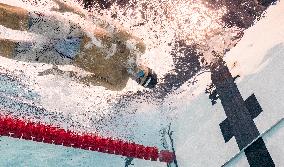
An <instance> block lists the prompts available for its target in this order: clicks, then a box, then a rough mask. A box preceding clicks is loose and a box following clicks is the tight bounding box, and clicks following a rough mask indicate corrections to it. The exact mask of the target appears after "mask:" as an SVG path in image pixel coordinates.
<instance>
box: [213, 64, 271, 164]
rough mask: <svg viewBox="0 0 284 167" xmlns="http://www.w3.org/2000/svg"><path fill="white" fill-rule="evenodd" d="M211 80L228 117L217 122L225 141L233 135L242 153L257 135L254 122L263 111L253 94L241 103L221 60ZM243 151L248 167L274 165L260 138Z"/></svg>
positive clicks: (240, 97) (232, 79) (214, 67)
mask: <svg viewBox="0 0 284 167" xmlns="http://www.w3.org/2000/svg"><path fill="white" fill-rule="evenodd" d="M211 79H212V82H213V84H214V85H215V87H216V91H217V93H218V95H219V99H220V100H221V103H222V106H223V108H224V111H225V113H226V116H227V118H226V119H225V120H224V121H223V122H222V123H220V129H221V131H222V134H223V137H224V140H225V142H228V141H229V140H230V139H231V138H232V137H233V136H234V137H235V139H236V141H237V144H238V147H239V149H240V150H242V149H243V148H245V147H246V146H248V145H249V144H250V143H251V142H253V141H254V140H255V139H256V138H257V137H258V136H259V135H260V134H259V131H258V129H257V127H256V125H255V124H254V122H253V119H254V118H256V117H257V116H258V115H259V114H260V113H261V112H262V108H261V106H260V104H259V103H258V101H257V99H256V97H255V95H254V94H252V95H251V96H250V97H248V98H247V99H246V100H243V98H242V96H241V93H240V92H239V90H238V87H237V85H236V84H235V83H234V78H233V77H232V75H231V73H230V71H229V69H228V67H227V66H226V65H225V63H224V62H223V61H222V60H221V61H219V62H218V63H217V64H216V65H215V66H212V68H211ZM244 151H245V154H246V157H247V160H248V162H249V164H250V166H251V167H274V166H275V165H274V162H273V160H272V158H271V156H270V154H269V152H268V150H267V148H266V146H265V143H264V141H263V139H262V138H261V137H260V138H259V139H258V140H256V141H254V142H253V143H252V144H251V145H250V146H248V147H247V148H245V150H244Z"/></svg>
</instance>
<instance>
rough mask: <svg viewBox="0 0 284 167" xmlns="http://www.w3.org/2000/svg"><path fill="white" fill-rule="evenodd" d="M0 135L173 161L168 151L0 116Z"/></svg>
mask: <svg viewBox="0 0 284 167" xmlns="http://www.w3.org/2000/svg"><path fill="white" fill-rule="evenodd" d="M0 135H2V136H9V137H13V138H19V139H25V140H33V141H36V142H43V143H49V144H55V145H63V146H66V147H74V148H80V149H85V150H91V151H98V152H102V153H108V154H116V155H122V156H126V157H133V158H139V159H145V160H152V161H157V160H158V159H159V161H161V162H167V163H170V162H171V161H173V159H174V156H173V153H172V152H169V151H167V150H162V151H161V152H160V153H159V151H158V149H157V147H147V146H143V145H139V144H135V143H130V142H126V141H122V140H118V139H117V140H116V139H111V138H103V137H100V136H97V135H94V134H79V133H76V132H72V131H69V130H64V129H62V128H57V127H52V126H50V125H44V124H41V123H34V122H30V121H24V120H20V119H16V118H13V117H11V116H3V115H0Z"/></svg>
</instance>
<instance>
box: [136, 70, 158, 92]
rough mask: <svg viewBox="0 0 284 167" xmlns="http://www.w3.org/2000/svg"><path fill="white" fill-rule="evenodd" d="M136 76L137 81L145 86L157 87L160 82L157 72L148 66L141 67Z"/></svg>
mask: <svg viewBox="0 0 284 167" xmlns="http://www.w3.org/2000/svg"><path fill="white" fill-rule="evenodd" d="M136 78H137V79H136V82H137V83H138V84H140V85H142V86H143V87H145V88H150V89H152V88H155V86H156V85H157V83H158V79H157V74H156V73H155V72H154V71H153V70H151V69H150V68H148V67H143V68H141V69H139V70H138V72H137V73H136Z"/></svg>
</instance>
